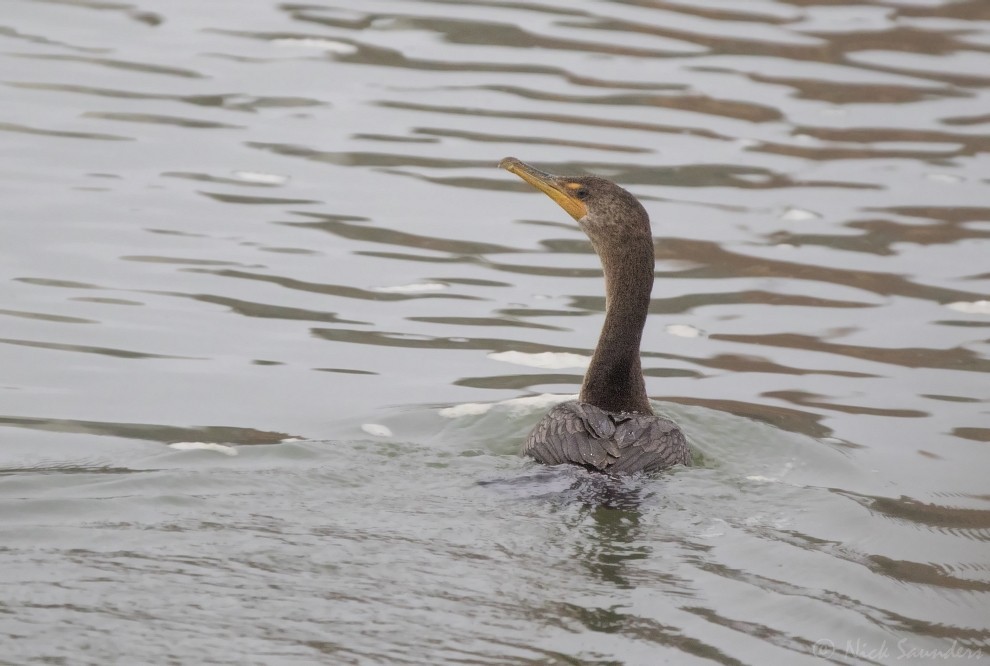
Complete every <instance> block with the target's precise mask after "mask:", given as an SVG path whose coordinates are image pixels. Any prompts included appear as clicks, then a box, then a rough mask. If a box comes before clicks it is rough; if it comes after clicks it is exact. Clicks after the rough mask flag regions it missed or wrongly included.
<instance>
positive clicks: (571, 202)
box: [498, 157, 588, 220]
mask: <svg viewBox="0 0 990 666" xmlns="http://www.w3.org/2000/svg"><path fill="white" fill-rule="evenodd" d="M498 166H499V168H500V169H505V170H506V171H508V172H509V173H514V174H516V175H517V176H519V177H520V178H522V179H523V180H525V181H526V182H527V183H529V184H530V185H532V186H533V187H535V188H536V189H538V190H539V191H541V192H543V193H544V194H546V195H547V196H548V197H550V198H551V199H553V200H554V201H556V202H557V204H558V205H559V206H560V207H561V208H563V209H564V210H566V211H567V212H568V213H569V214H570V216H571V217H573V218H574V219H575V220H580V219H582V218H584V217H585V216H586V215H587V214H588V207H587V206H585V205H584V202H583V201H581V200H580V199H578V198H577V197H576V196H575V194H574V192H575V190H577V189H579V187H580V186H579V185H577V184H576V183H568V182H567V180H566V179H564V178H560V177H559V176H554V175H553V174H549V173H546V172H545V171H540V170H539V169H536V168H534V167H531V166H530V165H528V164H526V163H525V162H520V161H519V160H517V159H516V158H515V157H506V158H505V159H503V160H502V161H501V162H499V163H498Z"/></svg>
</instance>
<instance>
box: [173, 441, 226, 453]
mask: <svg viewBox="0 0 990 666" xmlns="http://www.w3.org/2000/svg"><path fill="white" fill-rule="evenodd" d="M168 447H169V448H170V449H175V450H177V451H216V452H217V453H222V454H224V455H225V456H236V455H237V449H235V448H234V447H233V446H227V445H226V444H217V443H216V442H173V443H172V444H169V445H168Z"/></svg>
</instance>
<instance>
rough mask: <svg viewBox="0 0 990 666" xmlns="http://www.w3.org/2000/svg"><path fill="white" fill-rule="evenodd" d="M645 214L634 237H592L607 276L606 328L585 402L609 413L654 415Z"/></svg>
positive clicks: (649, 245)
mask: <svg viewBox="0 0 990 666" xmlns="http://www.w3.org/2000/svg"><path fill="white" fill-rule="evenodd" d="M642 215H643V217H644V218H645V219H644V220H643V221H642V222H640V221H638V220H637V221H636V222H637V223H636V224H635V225H634V229H633V230H632V233H631V234H629V235H626V234H621V235H614V236H612V237H611V239H610V240H605V241H602V240H596V237H595V235H592V234H589V235H590V236H591V239H592V245H594V247H595V251H596V252H597V253H598V256H599V258H600V259H601V262H602V268H603V269H604V271H605V323H604V325H603V326H602V332H601V336H600V337H599V338H598V346H597V347H596V348H595V353H594V356H592V358H591V365H590V366H589V367H588V372H587V374H586V375H585V377H584V383H583V384H582V386H581V396H580V399H581V400H582V401H583V402H587V403H590V404H592V405H595V406H596V407H600V408H601V409H604V410H606V411H609V412H638V413H640V414H652V413H653V409H652V408H651V407H650V400H649V398H648V397H647V395H646V382H645V381H644V379H643V370H642V366H641V365H640V360H639V348H640V342H641V340H642V336H643V327H644V326H645V325H646V316H647V314H648V312H649V308H650V292H651V291H652V290H653V267H654V252H653V237H652V235H651V234H650V233H649V218H647V217H646V211H645V210H644V211H642ZM643 224H645V227H646V233H643V230H642V225H643Z"/></svg>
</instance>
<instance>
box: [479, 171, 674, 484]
mask: <svg viewBox="0 0 990 666" xmlns="http://www.w3.org/2000/svg"><path fill="white" fill-rule="evenodd" d="M499 167H501V168H503V169H505V170H506V171H509V172H510V173H514V174H516V175H517V176H519V177H520V178H522V179H523V180H525V181H526V182H527V183H529V184H530V185H532V186H533V187H535V188H536V189H538V190H540V191H541V192H543V193H544V194H546V195H547V196H549V197H550V198H551V199H553V200H554V201H556V202H557V203H558V204H559V205H560V207H561V208H563V209H564V210H565V211H567V212H568V213H570V215H571V217H573V218H574V219H575V220H577V222H578V225H579V226H580V227H581V229H582V230H583V231H584V233H586V234H587V235H588V238H590V239H591V245H592V246H593V247H594V248H595V252H596V253H598V257H599V259H601V262H602V268H603V269H604V271H605V324H604V326H603V327H602V332H601V336H600V337H599V338H598V346H597V347H596V348H595V354H594V356H592V357H591V365H590V366H589V367H588V372H587V374H585V376H584V383H583V384H582V385H581V394H580V395H579V397H578V399H577V400H571V401H569V402H564V403H561V404H559V405H557V406H556V407H554V408H553V409H551V410H550V412H549V413H547V415H546V416H544V417H543V420H542V421H540V423H539V424H537V426H536V427H535V428H534V429H533V432H531V433H530V435H529V438H528V439H527V440H526V444H525V445H524V447H523V453H525V454H526V455H529V456H532V457H533V458H535V459H536V460H538V461H539V462H542V463H545V464H547V465H560V464H562V463H571V464H575V465H581V466H583V467H587V468H589V469H592V470H597V471H602V472H608V473H615V474H626V473H631V472H637V471H646V472H652V471H657V470H661V469H664V468H667V467H670V466H672V465H676V464H678V463H680V464H683V465H689V464H691V452H690V450H689V449H688V446H687V442H685V440H684V434H683V433H682V432H681V430H680V428H678V427H677V425H676V424H675V423H674V422H673V421H671V420H669V419H665V418H662V417H659V416H656V415H654V414H653V409H652V408H651V407H650V400H649V398H648V397H647V395H646V383H645V381H644V380H643V371H642V368H641V367H640V362H639V344H640V338H641V337H642V335H643V326H644V325H645V324H646V315H647V311H648V310H649V306H650V291H651V290H652V289H653V265H654V254H653V234H652V232H651V231H650V218H649V215H647V213H646V209H644V208H643V206H642V204H640V203H639V201H637V200H636V198H635V197H634V196H633V195H631V194H630V193H629V192H627V191H626V190H624V189H622V188H621V187H619V186H618V185H616V184H615V183H613V182H611V181H609V180H606V179H604V178H599V177H597V176H585V177H573V178H572V177H567V176H554V175H552V174H549V173H544V172H543V171H540V170H539V169H535V168H533V167H531V166H529V165H528V164H525V163H523V162H520V161H519V160H517V159H516V158H514V157H506V158H505V159H504V160H502V161H501V162H499Z"/></svg>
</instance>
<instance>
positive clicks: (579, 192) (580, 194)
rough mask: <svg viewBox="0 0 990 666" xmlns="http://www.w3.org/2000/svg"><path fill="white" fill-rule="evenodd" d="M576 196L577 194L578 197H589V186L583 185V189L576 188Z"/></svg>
mask: <svg viewBox="0 0 990 666" xmlns="http://www.w3.org/2000/svg"><path fill="white" fill-rule="evenodd" d="M574 196H576V197H577V198H578V199H587V198H588V190H587V188H584V187H582V188H581V189H579V190H576V191H575V192H574Z"/></svg>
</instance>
